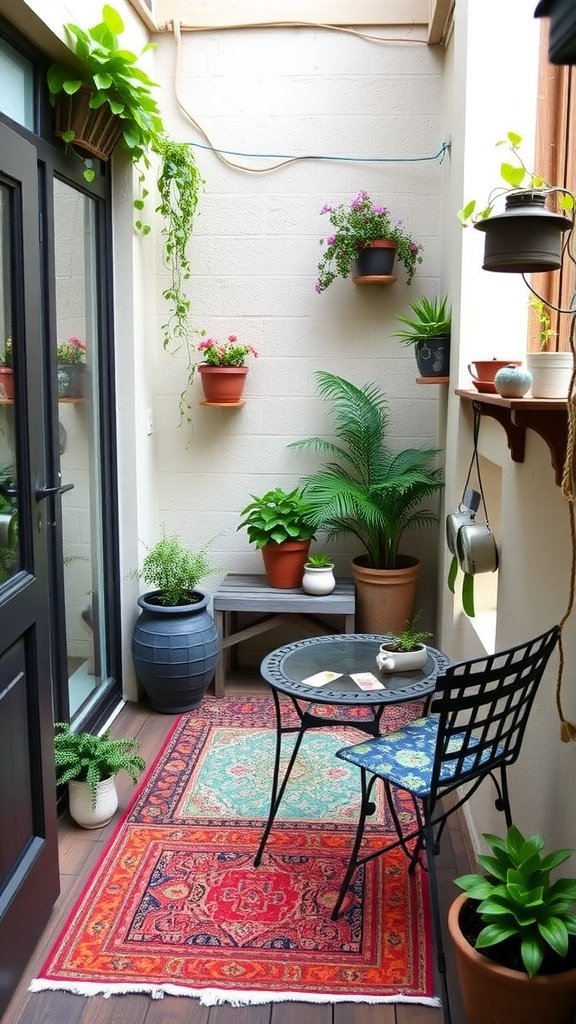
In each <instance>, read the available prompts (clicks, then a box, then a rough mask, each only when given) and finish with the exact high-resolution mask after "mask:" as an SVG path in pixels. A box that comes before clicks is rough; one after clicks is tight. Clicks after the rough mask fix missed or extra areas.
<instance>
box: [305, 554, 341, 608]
mask: <svg viewBox="0 0 576 1024" xmlns="http://www.w3.org/2000/svg"><path fill="white" fill-rule="evenodd" d="M335 586H336V579H335V576H334V562H333V561H332V559H331V558H330V555H327V554H326V553H325V552H324V551H316V552H314V554H312V555H309V556H308V558H307V560H306V562H305V563H304V575H303V576H302V590H303V591H304V593H305V594H312V595H314V596H316V597H325V596H326V595H327V594H331V593H332V591H333V590H334V588H335Z"/></svg>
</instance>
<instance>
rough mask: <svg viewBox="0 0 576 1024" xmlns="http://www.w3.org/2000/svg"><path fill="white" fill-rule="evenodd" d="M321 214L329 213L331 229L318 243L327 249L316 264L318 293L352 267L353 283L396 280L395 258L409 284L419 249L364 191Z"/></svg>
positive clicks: (385, 211) (324, 210)
mask: <svg viewBox="0 0 576 1024" xmlns="http://www.w3.org/2000/svg"><path fill="white" fill-rule="evenodd" d="M321 213H322V214H328V219H329V221H330V225H331V228H332V230H331V231H330V233H329V234H328V237H327V238H326V239H322V240H321V244H322V243H324V242H325V243H326V250H325V252H324V253H323V254H322V256H321V258H320V262H319V264H318V280H317V282H316V291H317V292H318V293H320V292H323V291H325V290H326V288H328V287H329V286H330V285H331V284H332V282H333V281H335V280H336V278H337V277H344V278H346V277H348V275H349V274H350V273H351V272H352V270H353V269H354V268H356V271H357V273H356V276H355V278H354V280H355V281H361V280H362V279H363V278H364V279H367V278H373V277H377V278H384V279H389V280H390V281H391V282H392V281H395V280H396V278H395V277H394V276H393V274H392V271H393V268H394V260H395V259H398V260H399V261H400V263H402V264H403V265H404V269H405V271H406V276H407V280H408V284H410V282H411V281H412V278H413V277H414V273H415V271H416V266H417V264H418V263H421V262H422V246H421V245H420V243H419V242H415V241H414V239H413V238H412V235H411V234H410V232H409V231H407V230H406V228H405V227H404V226H403V224H402V221H401V220H396V219H395V218H394V217H393V215H392V214H391V213H390V211H389V210H388V209H387V208H386V207H385V206H379V205H378V204H376V203H373V202H372V200H371V198H370V196H369V195H368V193H367V192H359V193H358V195H357V196H356V197H355V198H354V199H353V200H352V202H351V203H341V204H340V205H339V206H336V207H333V206H330V205H329V204H326V205H325V206H324V207H323V208H322V210H321Z"/></svg>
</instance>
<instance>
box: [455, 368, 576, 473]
mask: <svg viewBox="0 0 576 1024" xmlns="http://www.w3.org/2000/svg"><path fill="white" fill-rule="evenodd" d="M456 394H457V395H460V397H461V398H464V399H466V400H467V401H469V402H472V404H473V406H474V408H476V409H478V411H479V412H480V413H481V415H483V416H491V417H492V419H495V420H497V421H498V423H500V424H501V425H502V426H503V427H504V430H505V431H506V437H507V439H508V448H509V449H510V456H511V458H512V461H513V462H524V447H525V442H526V430H527V429H529V430H534V431H536V433H537V434H539V435H540V437H541V438H543V439H544V441H545V442H546V444H547V445H548V449H549V451H550V460H551V462H552V467H553V469H554V472H555V474H556V483H557V484H558V485H559V486H560V484H561V483H562V472H563V469H564V460H565V458H566V443H567V436H568V411H567V402H566V399H565V398H530V397H526V396H525V397H524V398H502V396H501V395H493V394H480V393H479V392H477V391H468V390H466V389H464V388H457V389H456Z"/></svg>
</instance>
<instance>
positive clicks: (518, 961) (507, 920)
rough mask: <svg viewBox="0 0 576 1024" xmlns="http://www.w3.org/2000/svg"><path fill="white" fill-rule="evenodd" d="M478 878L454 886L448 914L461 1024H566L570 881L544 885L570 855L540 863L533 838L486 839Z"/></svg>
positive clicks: (572, 950)
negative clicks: (455, 893) (463, 1018)
mask: <svg viewBox="0 0 576 1024" xmlns="http://www.w3.org/2000/svg"><path fill="white" fill-rule="evenodd" d="M484 839H485V841H486V842H487V844H488V846H489V847H490V849H491V851H492V853H491V854H490V855H482V854H481V855H479V856H478V862H479V864H480V865H481V867H483V868H484V871H485V874H469V875H462V876H461V877H460V878H456V879H455V883H456V885H457V886H459V888H461V889H463V890H464V895H462V896H459V897H458V899H457V900H456V901H455V903H454V904H453V905H452V907H451V909H450V914H449V930H450V935H451V938H452V940H453V942H454V945H455V948H456V957H457V961H456V962H457V968H458V976H459V980H460V987H461V989H462V996H463V1001H464V1006H465V1009H466V1012H467V1016H468V1020H469V1024H498V1022H500V1021H506V1024H525V1022H526V1021H528V1020H534V1021H546V1024H571V1022H572V1021H573V1019H574V1013H575V1012H576V938H575V937H576V910H575V909H574V907H575V904H576V879H568V878H559V879H557V880H556V881H552V879H551V874H552V872H553V871H554V870H555V869H556V868H557V867H558V866H559V865H560V864H562V863H563V862H564V861H566V860H567V859H568V858H569V857H570V856H571V855H572V853H573V852H574V851H573V850H569V849H562V850H556V851H554V852H552V853H549V854H546V855H543V849H544V845H545V841H544V838H543V837H542V836H541V835H534V836H531V837H530V838H528V839H526V838H525V837H524V836H523V835H522V833H521V832H520V830H519V829H518V828H516V827H515V826H511V827H510V828H509V829H508V832H507V834H506V836H505V837H504V838H502V837H499V836H496V835H492V834H490V833H486V834H485V835H484Z"/></svg>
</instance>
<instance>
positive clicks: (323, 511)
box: [290, 370, 443, 569]
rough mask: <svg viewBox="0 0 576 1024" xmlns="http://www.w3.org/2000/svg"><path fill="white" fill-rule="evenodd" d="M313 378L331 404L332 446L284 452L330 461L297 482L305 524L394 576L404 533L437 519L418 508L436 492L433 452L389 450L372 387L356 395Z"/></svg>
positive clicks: (325, 442) (317, 440) (323, 443)
mask: <svg viewBox="0 0 576 1024" xmlns="http://www.w3.org/2000/svg"><path fill="white" fill-rule="evenodd" d="M316 379H317V381H318V388H319V391H320V394H321V396H322V397H323V398H325V399H326V400H327V401H329V402H330V403H331V405H332V410H333V413H334V417H335V421H336V422H335V435H336V440H335V441H332V440H329V439H328V438H323V437H308V438H306V439H304V440H301V441H294V442H293V443H292V445H290V447H292V448H307V449H312V450H314V451H321V452H324V453H325V454H326V455H328V456H329V458H330V461H329V462H327V463H325V465H324V466H323V468H322V469H320V470H319V471H317V472H316V473H311V474H310V475H309V476H307V477H305V478H304V480H303V497H304V498H305V500H306V502H307V503H308V505H309V512H308V514H307V518H308V521H309V522H310V523H312V525H313V526H314V527H315V528H316V529H322V530H326V531H327V532H328V536H329V537H330V538H331V537H337V536H341V535H343V534H352V535H353V536H355V537H357V538H358V540H359V541H360V543H361V544H362V546H363V547H364V548H365V550H366V553H367V556H368V566H369V567H370V568H372V569H394V568H396V560H397V556H398V546H399V544H400V541H401V539H402V536H403V534H404V531H405V530H407V529H408V528H409V527H419V526H427V525H429V524H430V523H433V522H436V520H437V516H436V515H435V514H434V513H432V512H431V511H429V510H427V509H423V508H421V502H422V501H423V500H424V499H425V498H427V497H429V496H430V495H431V494H433V493H435V492H436V491H438V490H440V489H441V488H442V487H443V482H442V471H441V470H440V469H433V468H431V463H432V461H433V459H434V458H435V457H436V456H437V455H438V449H436V448H431V449H425V450H420V449H418V448H407V449H406V450H405V451H400V452H393V451H391V450H390V449H389V448H388V446H387V444H386V434H387V431H388V410H387V399H386V396H385V395H384V394H383V392H382V391H381V390H380V389H379V388H378V387H377V385H376V384H366V385H365V386H364V387H362V388H359V387H356V385H354V384H351V383H350V381H347V380H344V378H342V377H337V376H336V375H335V374H332V373H328V372H326V371H323V370H320V371H318V372H317V373H316Z"/></svg>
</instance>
